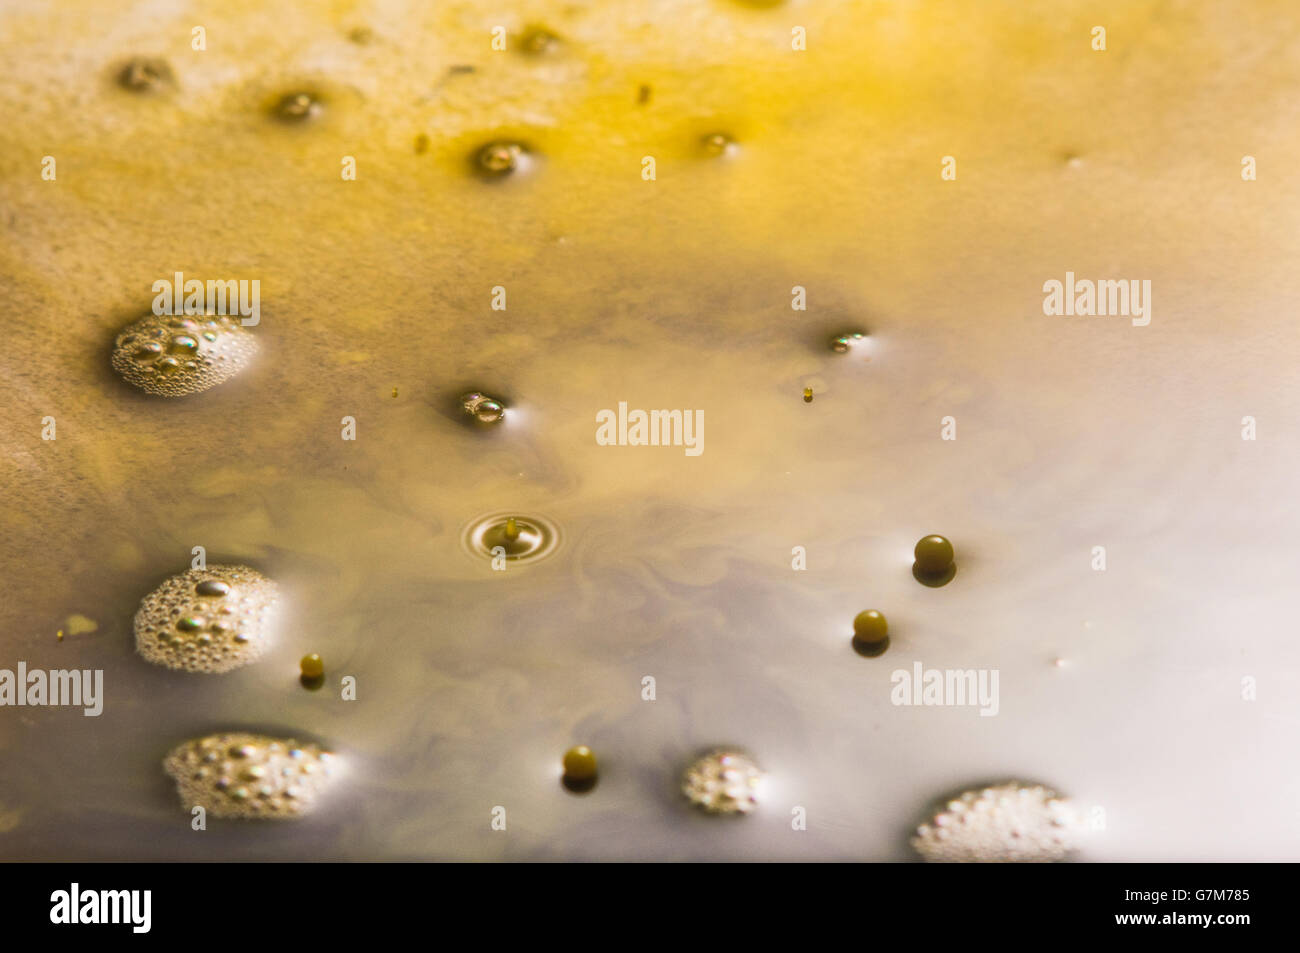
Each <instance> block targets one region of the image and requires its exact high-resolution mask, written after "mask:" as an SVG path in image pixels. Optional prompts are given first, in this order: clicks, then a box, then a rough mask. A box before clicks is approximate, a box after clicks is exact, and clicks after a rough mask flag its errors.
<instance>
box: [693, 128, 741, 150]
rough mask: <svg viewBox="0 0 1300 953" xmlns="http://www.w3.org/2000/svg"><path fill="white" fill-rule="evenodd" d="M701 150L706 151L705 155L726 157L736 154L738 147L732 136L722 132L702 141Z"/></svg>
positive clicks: (712, 134)
mask: <svg viewBox="0 0 1300 953" xmlns="http://www.w3.org/2000/svg"><path fill="white" fill-rule="evenodd" d="M700 148H701V149H703V150H704V154H705V155H709V156H724V155H731V154H732V153H734V152H735V151H736V149H737V146H736V143H735V141H734V140H733V139H732V138H731V137H730V136H728V135H725V134H724V133H721V132H714V133H710V134H709V135H707V136H704V137H703V138H702V139H701V140H700Z"/></svg>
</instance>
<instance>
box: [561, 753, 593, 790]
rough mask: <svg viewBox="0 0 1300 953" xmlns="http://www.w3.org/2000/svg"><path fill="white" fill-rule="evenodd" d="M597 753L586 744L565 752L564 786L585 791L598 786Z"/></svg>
mask: <svg viewBox="0 0 1300 953" xmlns="http://www.w3.org/2000/svg"><path fill="white" fill-rule="evenodd" d="M596 778H597V772H596V755H595V753H594V752H593V751H592V750H591V749H590V748H588V747H587V746H586V745H577V746H575V747H573V748H570V749H569V750H568V751H566V752H564V776H563V778H562V780H563V782H564V786H565V787H566V788H568V789H569V790H570V791H574V792H578V793H581V792H585V791H590V790H591V789H592V788H593V787H595V786H596Z"/></svg>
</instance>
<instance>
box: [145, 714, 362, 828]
mask: <svg viewBox="0 0 1300 953" xmlns="http://www.w3.org/2000/svg"><path fill="white" fill-rule="evenodd" d="M338 767H339V765H338V758H337V756H336V755H334V754H333V753H332V752H329V751H326V750H324V749H322V748H320V747H319V746H317V745H314V744H299V743H298V742H297V741H294V740H293V739H292V738H268V737H265V736H263V735H251V734H242V733H233V732H232V733H230V734H217V735H208V736H207V737H206V738H195V739H193V740H192V741H187V742H185V743H184V744H183V745H180V746H179V747H177V748H175V749H173V750H172V751H171V752H170V753H168V755H167V757H166V758H164V759H163V770H164V771H166V772H167V773H168V774H169V775H170V776H171V777H172V778H174V779H175V781H176V792H177V794H179V795H180V799H181V805H182V806H183V807H184V808H185V809H186V810H187V811H189V810H192V809H193V808H195V807H201V808H203V809H204V811H206V812H207V814H208V815H209V816H211V817H227V818H248V819H251V818H269V819H279V818H283V819H289V818H297V817H302V816H304V815H307V814H309V813H311V811H312V810H313V809H314V808H315V806H316V804H317V802H318V800H319V798H320V796H321V794H322V793H323V792H324V791H325V790H326V788H327V787H328V786H329V784H330V783H331V782H332V781H333V780H334V779H335V778H336V777H337V775H338V774H339V771H338Z"/></svg>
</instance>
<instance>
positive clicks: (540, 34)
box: [519, 26, 560, 56]
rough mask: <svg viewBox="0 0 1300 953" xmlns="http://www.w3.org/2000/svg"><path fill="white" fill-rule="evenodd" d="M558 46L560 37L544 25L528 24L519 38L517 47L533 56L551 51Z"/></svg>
mask: <svg viewBox="0 0 1300 953" xmlns="http://www.w3.org/2000/svg"><path fill="white" fill-rule="evenodd" d="M559 46H560V38H559V37H558V36H556V35H555V34H554V33H552V32H551V31H550V30H548V29H546V27H544V26H530V27H528V28H527V29H526V30H524V33H523V36H521V37H520V38H519V48H520V49H521V50H523V51H524V52H525V53H528V54H531V55H533V56H537V55H539V54H541V53H552V52H554V51H555V50H556V49H558V48H559Z"/></svg>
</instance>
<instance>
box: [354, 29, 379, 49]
mask: <svg viewBox="0 0 1300 953" xmlns="http://www.w3.org/2000/svg"><path fill="white" fill-rule="evenodd" d="M374 38H375V31H374V30H372V29H370V27H368V26H354V27H353V28H352V29H351V30H348V39H349V40H351V41H352V42H353V43H355V44H357V45H358V46H365V45H366V44H367V43H369V42H370V41H371V40H373V39H374Z"/></svg>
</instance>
